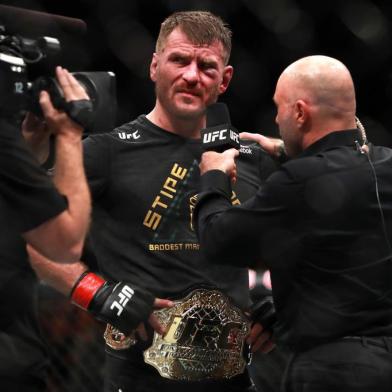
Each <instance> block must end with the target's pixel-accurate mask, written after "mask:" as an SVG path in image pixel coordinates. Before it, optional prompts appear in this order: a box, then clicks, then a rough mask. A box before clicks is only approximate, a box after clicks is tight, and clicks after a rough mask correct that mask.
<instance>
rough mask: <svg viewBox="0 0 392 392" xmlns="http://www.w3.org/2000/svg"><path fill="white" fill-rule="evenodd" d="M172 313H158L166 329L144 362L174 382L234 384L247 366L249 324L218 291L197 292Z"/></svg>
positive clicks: (158, 311)
mask: <svg viewBox="0 0 392 392" xmlns="http://www.w3.org/2000/svg"><path fill="white" fill-rule="evenodd" d="M174 303H175V305H174V307H172V308H165V309H160V310H157V311H155V312H154V314H155V315H156V316H157V317H158V319H159V321H160V322H161V323H162V325H164V326H165V327H166V331H167V332H166V334H165V335H164V336H162V335H159V334H157V333H156V332H155V333H154V338H153V342H152V345H151V347H150V348H148V349H147V350H145V351H144V361H145V362H146V363H148V364H150V365H152V366H154V367H155V368H156V369H157V370H158V372H159V373H160V375H161V376H162V377H165V378H170V379H173V380H187V381H201V380H207V379H222V378H231V377H233V376H235V375H237V374H241V373H242V372H243V371H244V368H245V366H246V360H245V357H244V355H243V349H244V345H245V344H246V343H245V338H246V336H247V335H248V333H249V331H250V322H249V320H248V319H247V318H246V316H245V315H244V314H243V312H242V311H241V310H240V309H239V308H237V307H236V306H234V305H233V304H231V303H230V302H229V300H228V298H227V297H226V296H225V295H224V294H222V293H221V292H220V291H217V290H205V289H199V290H195V291H193V292H192V293H190V294H189V295H188V296H186V297H185V298H184V299H182V300H178V301H174Z"/></svg>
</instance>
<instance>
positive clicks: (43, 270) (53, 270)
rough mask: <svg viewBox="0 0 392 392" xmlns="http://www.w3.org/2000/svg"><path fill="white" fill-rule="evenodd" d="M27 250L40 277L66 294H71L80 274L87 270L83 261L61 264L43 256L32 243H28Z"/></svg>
mask: <svg viewBox="0 0 392 392" xmlns="http://www.w3.org/2000/svg"><path fill="white" fill-rule="evenodd" d="M27 251H28V254H29V258H30V263H31V266H32V267H33V269H34V271H35V273H36V274H37V276H38V277H39V279H40V280H42V281H44V282H45V283H47V284H48V285H49V286H51V287H53V288H54V289H56V290H57V291H59V292H61V293H62V294H64V295H66V296H68V295H69V294H70V292H71V290H72V288H73V286H74V285H75V283H76V281H77V280H78V279H79V277H80V275H81V274H82V273H83V272H85V271H86V270H87V267H86V265H85V264H83V263H82V262H81V261H80V262H76V263H72V264H59V263H56V262H54V261H51V260H49V259H47V258H46V257H44V256H42V255H41V254H40V253H39V252H37V251H36V250H35V249H34V248H33V247H32V246H30V245H27Z"/></svg>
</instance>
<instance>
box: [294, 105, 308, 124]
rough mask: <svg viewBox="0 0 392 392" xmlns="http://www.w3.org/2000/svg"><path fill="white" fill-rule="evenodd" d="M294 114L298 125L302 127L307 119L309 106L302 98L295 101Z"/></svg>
mask: <svg viewBox="0 0 392 392" xmlns="http://www.w3.org/2000/svg"><path fill="white" fill-rule="evenodd" d="M294 114H295V120H296V121H297V124H298V127H299V128H304V126H305V125H306V123H307V121H308V119H309V106H308V104H307V103H306V102H305V101H303V100H302V99H299V100H298V101H296V102H295V104H294Z"/></svg>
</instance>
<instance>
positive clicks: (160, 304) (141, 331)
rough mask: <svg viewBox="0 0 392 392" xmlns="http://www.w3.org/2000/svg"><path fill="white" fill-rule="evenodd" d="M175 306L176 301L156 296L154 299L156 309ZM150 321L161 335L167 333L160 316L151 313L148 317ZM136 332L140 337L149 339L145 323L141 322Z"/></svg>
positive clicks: (145, 339)
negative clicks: (159, 318)
mask: <svg viewBox="0 0 392 392" xmlns="http://www.w3.org/2000/svg"><path fill="white" fill-rule="evenodd" d="M173 306H174V303H173V302H172V301H170V300H169V299H162V298H155V301H154V309H163V308H171V307H173ZM148 323H149V324H150V326H151V327H152V329H153V330H154V331H155V332H157V333H158V334H159V335H164V334H165V333H166V328H164V327H163V325H162V324H161V323H160V322H159V320H158V317H157V316H155V314H154V313H151V314H150V317H149V318H148ZM136 334H137V335H138V336H139V337H140V339H142V340H144V341H147V340H148V333H147V330H146V327H145V324H144V323H140V324H139V326H138V327H137V328H136Z"/></svg>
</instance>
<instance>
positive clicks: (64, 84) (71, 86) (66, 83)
mask: <svg viewBox="0 0 392 392" xmlns="http://www.w3.org/2000/svg"><path fill="white" fill-rule="evenodd" d="M56 77H57V80H58V82H59V84H60V87H61V89H62V90H63V93H64V98H65V101H66V102H71V101H78V100H82V99H86V100H88V99H89V97H88V95H87V93H86V91H85V90H84V89H83V87H82V86H81V85H80V84H79V82H78V81H77V80H76V79H75V78H74V77H73V76H72V75H71V74H70V73H69V72H68V71H67V70H66V69H64V68H61V67H56ZM39 103H40V105H41V108H42V112H43V114H44V117H45V120H46V122H47V125H48V127H49V129H50V130H51V131H52V132H53V133H54V134H56V135H63V134H64V135H65V134H66V135H70V136H71V135H74V136H75V137H76V138H78V139H80V137H81V135H82V132H83V128H82V127H81V126H80V125H79V124H77V123H76V122H75V121H73V120H72V119H71V118H70V117H69V115H68V114H67V113H66V112H64V111H62V110H58V109H56V108H55V107H54V106H53V104H52V102H51V100H50V96H49V94H48V92H47V91H41V93H40V97H39Z"/></svg>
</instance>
